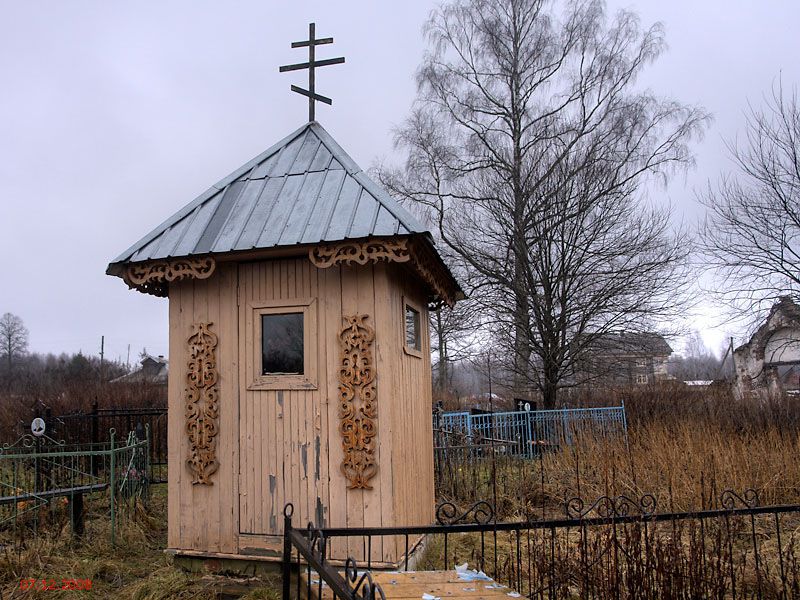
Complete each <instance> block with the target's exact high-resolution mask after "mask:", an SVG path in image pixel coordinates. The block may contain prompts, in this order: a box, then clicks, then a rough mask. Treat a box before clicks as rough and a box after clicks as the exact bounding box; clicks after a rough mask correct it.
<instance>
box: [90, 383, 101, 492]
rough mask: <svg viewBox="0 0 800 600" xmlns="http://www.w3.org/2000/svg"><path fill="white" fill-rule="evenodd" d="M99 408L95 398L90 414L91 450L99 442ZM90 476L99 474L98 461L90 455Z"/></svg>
mask: <svg viewBox="0 0 800 600" xmlns="http://www.w3.org/2000/svg"><path fill="white" fill-rule="evenodd" d="M99 409H100V407H99V405H98V403H97V398H95V400H94V402H92V413H91V420H90V426H91V429H92V431H91V434H92V449H94V448H97V446H96V445H95V444H97V443H99V442H100V428H99V423H98V422H97V421H98V418H99V416H100V410H99ZM91 461H92V475H95V476H96V475H97V474H98V473H99V472H100V461H98V460H97V457H96V456H94V455H92V458H91Z"/></svg>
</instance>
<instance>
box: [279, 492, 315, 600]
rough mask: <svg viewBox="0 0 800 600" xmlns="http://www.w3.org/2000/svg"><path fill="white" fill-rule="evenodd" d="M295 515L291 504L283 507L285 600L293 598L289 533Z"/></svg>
mask: <svg viewBox="0 0 800 600" xmlns="http://www.w3.org/2000/svg"><path fill="white" fill-rule="evenodd" d="M293 514H294V505H293V504H292V503H291V502H290V503H289V504H287V505H286V506H284V507H283V582H282V583H283V600H290V597H291V589H290V582H291V576H292V562H291V561H292V539H291V537H289V532H290V531H291V530H292V515H293ZM309 581H310V580H309Z"/></svg>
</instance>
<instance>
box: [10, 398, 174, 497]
mask: <svg viewBox="0 0 800 600" xmlns="http://www.w3.org/2000/svg"><path fill="white" fill-rule="evenodd" d="M41 416H42V417H43V418H44V420H45V423H46V426H47V432H48V434H49V435H51V436H52V437H54V438H56V439H59V440H64V441H65V442H67V443H69V444H100V443H103V442H108V441H109V440H108V432H109V431H110V430H112V429H113V430H115V431H116V432H117V433H119V434H121V435H123V436H127V435H128V434H129V433H131V432H134V433H135V434H136V436H137V438H139V439H143V438H144V431H145V428H149V431H150V449H149V452H150V456H149V459H148V460H149V465H150V466H149V468H150V472H149V477H148V479H149V481H150V482H151V483H165V482H166V481H167V409H166V408H125V407H112V408H100V407H99V406H98V404H97V402H95V403H94V404H93V405H92V408H91V410H90V411H88V412H84V411H76V412H72V413H67V414H63V415H55V416H54V415H52V414H51V413H50V412H49V411H47V412H46V413H45V414H43V415H41ZM28 426H29V424H27V423H20V427H21V428H23V429H27V428H28Z"/></svg>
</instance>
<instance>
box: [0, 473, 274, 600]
mask: <svg viewBox="0 0 800 600" xmlns="http://www.w3.org/2000/svg"><path fill="white" fill-rule="evenodd" d="M106 505H107V503H106V504H105V505H104V504H101V503H100V502H97V503H96V506H95V505H94V504H91V505H90V508H89V518H88V519H87V522H86V533H85V535H84V541H83V542H82V543H78V542H74V541H73V540H72V537H71V534H70V531H69V525H68V524H67V522H66V520H65V519H60V520H57V521H58V522H50V523H45V524H43V526H42V529H41V530H40V532H39V534H38V535H36V536H33V535H28V536H27V538H26V539H25V540H24V541H23V543H21V544H19V543H18V544H13V543H8V542H10V541H11V540H6V541H7V544H6V545H4V546H3V548H2V551H1V552H0V590H2V596H1V597H2V598H4V599H9V598H76V597H91V598H115V599H117V598H119V599H130V600H161V599H164V600H166V599H169V598H196V599H198V600H203V599H211V598H220V597H225V596H221V595H220V594H221V592H224V591H225V590H226V589H230V587H231V584H232V583H233V584H238V586H243V587H247V588H250V589H251V591H250V592H249V593H246V594H245V595H244V596H243V597H244V598H246V599H249V600H255V599H261V598H269V599H276V598H278V597H279V595H280V593H279V582H277V581H274V580H260V579H248V580H233V579H228V578H222V577H213V576H210V575H201V574H192V573H187V572H184V571H182V570H180V569H178V568H176V567H174V566H173V564H172V558H171V557H169V556H167V555H166V554H164V548H165V547H166V543H167V518H166V506H167V499H166V486H156V487H155V488H153V493H152V496H151V499H150V502H149V505H148V506H147V507H146V508H145V507H144V506H143V505H140V506H137V507H136V509H135V514H133V515H132V516H131V517H130V518H128V519H124V520H122V521H121V522H120V525H119V529H118V541H117V544H116V545H115V546H112V545H111V543H110V535H109V520H108V517H107V516H104V515H102V514H99V513H98V512H96V511H99V510H100V507H102V506H106ZM71 579H74V580H77V581H78V582H80V581H82V580H87V579H88V580H90V581H91V591H76V590H61V589H60V588H61V586H62V584H63V580H71ZM27 580H34V581H35V584H34V588H37V587H40V586H41V584H42V580H44V581H46V582H48V583H49V582H51V581H53V582H54V583H55V585H56V587H58V588H59V589H58V590H55V591H54V590H42V591H37V590H36V589H34V590H28V591H26V590H23V589H22V588H23V587H24V586H25V585H26V583H23V582H25V581H27Z"/></svg>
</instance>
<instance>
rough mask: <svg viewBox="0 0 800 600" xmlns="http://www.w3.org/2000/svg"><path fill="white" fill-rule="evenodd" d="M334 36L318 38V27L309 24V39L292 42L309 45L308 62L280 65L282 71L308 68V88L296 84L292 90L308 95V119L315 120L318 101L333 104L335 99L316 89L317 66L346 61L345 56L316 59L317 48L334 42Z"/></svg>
mask: <svg viewBox="0 0 800 600" xmlns="http://www.w3.org/2000/svg"><path fill="white" fill-rule="evenodd" d="M332 43H333V38H319V39H317V38H316V28H315V24H314V23H309V24H308V39H307V40H304V41H302V42H292V48H304V47H306V46H308V62H304V63H298V64H296V65H284V66H282V67H280V72H281V73H284V72H286V71H297V70H300V69H308V89H307V90H304V89H303V88H301V87H297V86H296V85H293V86H292V88H291V89H292V91H293V92H297V93H298V94H302V95H303V96H306V97H308V120H309V121H314V120H315V119H314V106H315V103H316V102H324V103H325V104H333V100H331V99H330V98H327V97H325V96H322V95H320V94H317V93H316V91H315V81H314V69H315V68H316V67H326V66H328V65H338V64H341V63H343V62H344V57H339V58H327V59H325V60H316V57H315V48H316V47H317V46H321V45H322V44H332Z"/></svg>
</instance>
